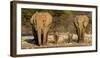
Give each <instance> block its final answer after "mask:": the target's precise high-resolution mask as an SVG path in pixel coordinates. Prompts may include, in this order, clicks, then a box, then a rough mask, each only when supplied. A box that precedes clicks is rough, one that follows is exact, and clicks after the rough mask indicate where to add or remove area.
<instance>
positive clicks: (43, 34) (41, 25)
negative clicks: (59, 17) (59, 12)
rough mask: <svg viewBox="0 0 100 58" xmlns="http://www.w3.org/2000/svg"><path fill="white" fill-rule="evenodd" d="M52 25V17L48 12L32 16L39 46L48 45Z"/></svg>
mask: <svg viewBox="0 0 100 58" xmlns="http://www.w3.org/2000/svg"><path fill="white" fill-rule="evenodd" d="M51 23H52V15H51V14H50V13H48V12H36V13H34V14H33V15H32V18H31V24H34V27H35V30H36V31H37V35H38V44H39V45H44V44H46V43H47V35H48V31H49V28H50V24H51Z"/></svg>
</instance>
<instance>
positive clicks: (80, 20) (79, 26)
mask: <svg viewBox="0 0 100 58" xmlns="http://www.w3.org/2000/svg"><path fill="white" fill-rule="evenodd" d="M88 24H89V17H88V16H87V15H77V16H76V17H75V20H74V25H75V27H76V33H77V36H78V41H77V42H78V43H84V36H85V33H86V27H87V25H88Z"/></svg>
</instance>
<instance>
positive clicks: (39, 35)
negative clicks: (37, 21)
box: [38, 30, 41, 45]
mask: <svg viewBox="0 0 100 58" xmlns="http://www.w3.org/2000/svg"><path fill="white" fill-rule="evenodd" d="M38 43H39V45H41V30H38Z"/></svg>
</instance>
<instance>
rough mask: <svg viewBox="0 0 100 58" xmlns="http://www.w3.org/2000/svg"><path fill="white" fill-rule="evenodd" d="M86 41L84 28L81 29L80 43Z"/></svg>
mask: <svg viewBox="0 0 100 58" xmlns="http://www.w3.org/2000/svg"><path fill="white" fill-rule="evenodd" d="M83 42H84V29H82V30H81V32H80V43H83Z"/></svg>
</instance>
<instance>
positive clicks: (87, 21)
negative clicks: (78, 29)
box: [83, 16, 89, 28]
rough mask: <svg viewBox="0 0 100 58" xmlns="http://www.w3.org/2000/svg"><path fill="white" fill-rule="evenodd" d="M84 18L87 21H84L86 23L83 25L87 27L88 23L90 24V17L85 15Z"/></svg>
mask: <svg viewBox="0 0 100 58" xmlns="http://www.w3.org/2000/svg"><path fill="white" fill-rule="evenodd" d="M84 19H85V21H84V23H83V27H84V28H86V27H87V25H88V23H89V18H88V17H87V16H85V18H84Z"/></svg>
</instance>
